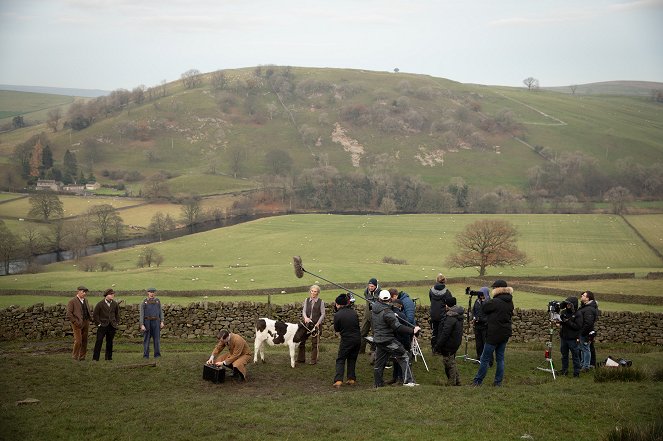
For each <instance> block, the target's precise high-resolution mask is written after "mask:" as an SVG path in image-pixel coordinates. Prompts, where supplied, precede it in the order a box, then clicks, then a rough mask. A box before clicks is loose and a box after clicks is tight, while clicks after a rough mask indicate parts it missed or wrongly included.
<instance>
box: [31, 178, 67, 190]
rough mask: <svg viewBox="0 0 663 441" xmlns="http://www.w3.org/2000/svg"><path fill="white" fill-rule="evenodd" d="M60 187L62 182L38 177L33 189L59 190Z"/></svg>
mask: <svg viewBox="0 0 663 441" xmlns="http://www.w3.org/2000/svg"><path fill="white" fill-rule="evenodd" d="M61 188H62V182H59V181H56V180H53V179H39V180H37V185H36V186H35V190H50V191H60V189H61Z"/></svg>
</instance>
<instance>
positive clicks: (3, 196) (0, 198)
mask: <svg viewBox="0 0 663 441" xmlns="http://www.w3.org/2000/svg"><path fill="white" fill-rule="evenodd" d="M22 197H25V195H23V194H20V193H4V192H2V193H0V202H5V201H11V200H12V199H18V198H22Z"/></svg>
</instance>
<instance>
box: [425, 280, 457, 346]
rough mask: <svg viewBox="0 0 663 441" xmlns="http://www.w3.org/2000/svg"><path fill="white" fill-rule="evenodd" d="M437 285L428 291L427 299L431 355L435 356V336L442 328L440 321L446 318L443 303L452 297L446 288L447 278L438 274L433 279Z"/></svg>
mask: <svg viewBox="0 0 663 441" xmlns="http://www.w3.org/2000/svg"><path fill="white" fill-rule="evenodd" d="M435 281H436V282H437V283H435V285H433V287H432V288H431V289H430V291H428V298H429V299H430V325H431V328H432V329H431V331H432V335H431V337H430V344H431V349H432V350H433V354H435V353H436V352H435V344H436V340H437V334H438V332H439V329H440V326H442V321H443V320H444V318H445V317H446V309H445V303H444V301H445V300H446V299H447V298H449V297H452V294H451V291H449V288H447V287H446V285H445V284H446V283H447V278H446V277H444V276H443V275H442V274H438V275H437V278H436V279H435Z"/></svg>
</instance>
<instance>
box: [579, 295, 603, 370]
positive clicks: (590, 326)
mask: <svg viewBox="0 0 663 441" xmlns="http://www.w3.org/2000/svg"><path fill="white" fill-rule="evenodd" d="M580 303H582V305H581V306H580V313H581V314H582V329H581V330H580V362H581V365H582V372H587V371H589V367H590V366H593V364H592V363H591V359H592V356H591V348H592V346H593V345H594V335H596V331H595V330H594V324H595V323H596V319H597V318H598V316H599V309H598V305H597V304H596V301H595V300H594V293H593V292H591V291H585V292H583V293H582V295H581V296H580ZM594 358H596V356H595V357H594Z"/></svg>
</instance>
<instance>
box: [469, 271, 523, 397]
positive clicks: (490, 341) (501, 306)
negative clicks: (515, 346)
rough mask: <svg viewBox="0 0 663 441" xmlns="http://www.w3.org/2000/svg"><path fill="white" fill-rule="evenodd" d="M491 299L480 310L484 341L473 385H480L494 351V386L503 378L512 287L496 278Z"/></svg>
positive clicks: (509, 323)
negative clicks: (483, 323)
mask: <svg viewBox="0 0 663 441" xmlns="http://www.w3.org/2000/svg"><path fill="white" fill-rule="evenodd" d="M491 288H493V291H492V292H491V299H490V300H487V301H486V303H484V304H483V307H482V308H481V310H482V311H483V313H484V314H486V323H487V328H486V342H485V344H484V346H483V352H482V353H481V363H480V364H479V370H478V371H477V374H476V375H475V377H474V382H473V384H474V386H481V383H483V379H484V378H485V376H486V373H487V372H488V365H489V363H490V360H491V359H492V358H493V353H495V362H496V364H497V369H496V370H495V381H494V383H493V385H494V386H501V385H502V380H503V379H504V352H505V351H506V344H507V342H508V341H509V338H510V337H511V332H512V330H511V319H512V317H513V288H511V287H510V286H507V283H506V282H505V281H504V280H496V281H495V282H494V283H493V284H492V285H491Z"/></svg>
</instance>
